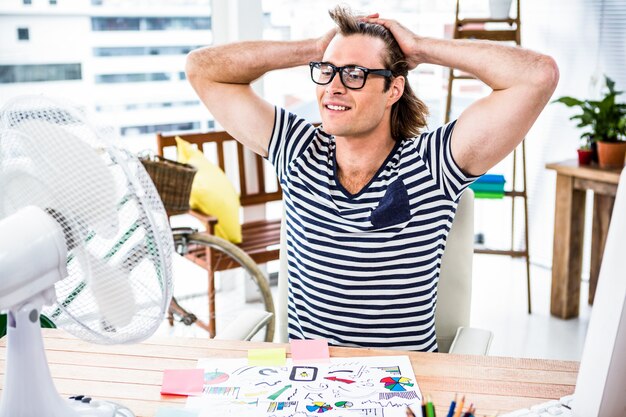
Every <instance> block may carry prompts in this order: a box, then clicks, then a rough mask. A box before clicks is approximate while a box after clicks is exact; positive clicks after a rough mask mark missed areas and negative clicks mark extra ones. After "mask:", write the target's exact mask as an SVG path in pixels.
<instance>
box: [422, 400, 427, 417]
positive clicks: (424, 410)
mask: <svg viewBox="0 0 626 417" xmlns="http://www.w3.org/2000/svg"><path fill="white" fill-rule="evenodd" d="M422 416H423V417H426V396H424V398H422Z"/></svg>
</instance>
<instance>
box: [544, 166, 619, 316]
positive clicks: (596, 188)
mask: <svg viewBox="0 0 626 417" xmlns="http://www.w3.org/2000/svg"><path fill="white" fill-rule="evenodd" d="M546 168H548V169H553V170H555V171H556V173H557V175H556V201H555V209H554V243H553V251H552V293H551V297H550V312H551V313H552V315H553V316H557V317H560V318H562V319H568V318H572V317H577V316H578V310H579V302H580V279H581V273H582V252H583V240H584V230H585V198H586V191H587V190H592V191H593V193H594V198H593V226H592V237H591V267H590V274H589V275H590V276H589V304H593V298H594V295H595V291H596V285H597V283H598V275H599V273H600V264H601V263H602V253H603V252H604V244H605V242H606V235H607V232H608V230H609V222H610V221H611V212H612V211H613V204H614V203H615V193H616V192H617V183H618V182H619V176H620V172H621V169H612V170H608V169H601V168H599V167H598V166H595V165H594V166H578V162H577V161H576V160H570V161H564V162H556V163H551V164H547V165H546Z"/></svg>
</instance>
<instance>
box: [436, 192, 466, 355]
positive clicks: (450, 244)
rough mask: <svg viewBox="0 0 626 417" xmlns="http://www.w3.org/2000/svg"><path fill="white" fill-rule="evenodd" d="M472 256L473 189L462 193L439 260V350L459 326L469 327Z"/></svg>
mask: <svg viewBox="0 0 626 417" xmlns="http://www.w3.org/2000/svg"><path fill="white" fill-rule="evenodd" d="M473 259H474V192H473V191H472V190H471V189H467V190H465V191H464V192H463V194H462V195H461V200H460V201H459V206H458V207H457V209H456V215H455V216H454V221H453V222H452V228H451V229H450V233H449V234H448V239H447V241H446V249H445V251H444V253H443V257H442V259H441V271H440V272H439V285H438V287H437V308H436V310H435V332H436V334H437V344H438V345H439V351H440V352H448V351H449V350H450V345H451V344H452V341H453V340H454V337H455V335H456V331H457V329H458V328H459V327H468V325H469V321H470V307H471V303H472V266H473V265H472V261H473Z"/></svg>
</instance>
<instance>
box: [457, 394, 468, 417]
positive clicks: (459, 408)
mask: <svg viewBox="0 0 626 417" xmlns="http://www.w3.org/2000/svg"><path fill="white" fill-rule="evenodd" d="M463 405H465V395H464V396H463V397H461V402H460V403H459V406H458V407H457V409H456V412H455V413H454V417H461V413H462V412H463Z"/></svg>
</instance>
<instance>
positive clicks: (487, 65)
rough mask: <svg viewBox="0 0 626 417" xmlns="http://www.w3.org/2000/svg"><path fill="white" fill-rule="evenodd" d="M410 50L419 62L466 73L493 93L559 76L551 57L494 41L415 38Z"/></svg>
mask: <svg viewBox="0 0 626 417" xmlns="http://www.w3.org/2000/svg"><path fill="white" fill-rule="evenodd" d="M413 50H414V53H415V54H416V55H417V60H418V62H421V63H430V64H437V65H442V66H446V67H451V68H456V69H459V70H461V71H464V72H468V73H470V74H472V75H474V76H475V77H477V78H478V79H480V80H481V81H483V82H484V83H485V84H487V85H488V86H490V87H491V88H492V89H494V90H504V89H507V88H509V87H513V86H515V85H519V84H532V83H543V82H545V79H546V77H553V76H558V75H557V74H552V72H553V71H557V70H556V65H555V64H554V62H553V61H552V59H551V58H550V57H548V56H546V55H542V54H539V53H536V52H533V51H530V50H527V49H522V48H517V47H513V46H505V45H500V44H497V43H495V42H483V41H470V40H444V39H431V38H421V37H416V39H415V47H414V48H413Z"/></svg>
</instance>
